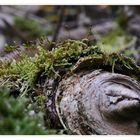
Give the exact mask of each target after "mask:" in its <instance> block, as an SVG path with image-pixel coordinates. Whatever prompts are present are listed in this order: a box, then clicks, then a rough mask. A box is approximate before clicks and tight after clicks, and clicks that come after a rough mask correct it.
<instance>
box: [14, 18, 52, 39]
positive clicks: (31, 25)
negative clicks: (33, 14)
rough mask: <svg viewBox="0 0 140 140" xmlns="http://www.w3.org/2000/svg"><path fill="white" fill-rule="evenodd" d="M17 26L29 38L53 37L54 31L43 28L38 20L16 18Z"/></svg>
mask: <svg viewBox="0 0 140 140" xmlns="http://www.w3.org/2000/svg"><path fill="white" fill-rule="evenodd" d="M14 22H15V26H16V27H17V28H18V29H19V30H20V31H22V32H23V33H24V34H26V35H27V37H29V38H37V37H41V36H46V35H51V34H52V33H53V29H50V28H49V29H45V28H43V27H42V26H41V25H40V24H39V23H38V22H37V21H36V20H33V19H29V18H26V17H15V20H14Z"/></svg>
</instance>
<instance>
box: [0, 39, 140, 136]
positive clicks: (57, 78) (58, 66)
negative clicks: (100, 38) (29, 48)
mask: <svg viewBox="0 0 140 140" xmlns="http://www.w3.org/2000/svg"><path fill="white" fill-rule="evenodd" d="M58 46H59V47H58V48H56V49H54V50H52V51H48V52H45V51H43V52H41V54H40V53H39V55H36V56H35V57H33V58H27V57H26V58H25V60H24V61H22V62H17V64H16V62H14V63H12V65H10V66H9V64H8V66H7V65H6V66H3V67H2V68H5V71H3V70H2V69H1V75H2V76H1V78H3V77H4V76H3V75H5V76H7V75H9V73H10V76H11V75H14V76H15V75H18V77H20V78H19V79H22V81H21V80H17V82H19V81H20V82H21V83H20V86H21V89H22V91H24V93H23V94H22V96H23V95H25V91H27V89H28V88H29V89H30V90H29V93H30V94H31V92H32V90H34V92H32V93H35V91H39V90H40V89H41V90H40V93H43V94H44V95H45V96H46V97H47V99H46V101H45V107H46V114H47V115H46V118H45V120H46V124H47V127H48V128H62V127H64V128H65V129H66V130H67V132H68V134H100V135H103V134H110V135H112V134H140V123H139V122H140V67H139V66H137V65H136V64H135V62H134V61H133V60H131V59H130V58H128V57H125V56H123V55H119V54H116V53H111V54H106V53H104V52H102V51H101V50H100V49H99V48H98V47H97V46H92V45H90V44H89V42H88V41H87V40H83V41H73V40H68V41H65V42H63V43H61V44H58ZM7 67H8V70H7V69H6V68H7ZM8 78H9V77H8ZM41 78H42V79H41ZM6 82H7V81H6ZM39 82H40V85H39ZM22 83H26V85H28V87H26V85H24V84H23V85H22ZM10 84H11V83H10ZM3 85H4V84H3ZM13 85H14V84H13V83H12V86H13ZM14 86H15V85H14ZM12 88H13V87H12ZM24 88H25V89H26V90H23V89H24ZM21 89H20V91H21ZM40 93H39V94H40Z"/></svg>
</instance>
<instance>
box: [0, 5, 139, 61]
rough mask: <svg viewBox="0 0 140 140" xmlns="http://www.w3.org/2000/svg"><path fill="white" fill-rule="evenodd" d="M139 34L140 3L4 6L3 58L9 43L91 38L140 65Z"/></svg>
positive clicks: (0, 22) (0, 24) (0, 12)
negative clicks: (124, 54) (129, 57)
mask: <svg viewBox="0 0 140 140" xmlns="http://www.w3.org/2000/svg"><path fill="white" fill-rule="evenodd" d="M139 37H140V6H110V5H106V6H103V5H102V6H101V5H100V6H82V5H81V6H49V5H42V6H31V5H28V6H27V5H19V6H18V5H16V6H2V5H1V6H0V57H3V56H4V55H5V51H4V50H5V48H6V47H7V45H20V44H23V43H27V44H31V43H32V42H37V41H38V39H40V38H45V39H44V40H47V41H48V40H49V41H61V40H65V39H82V38H88V39H90V40H91V41H92V42H93V43H95V42H100V43H103V44H105V47H104V49H105V50H107V48H109V47H113V49H114V50H116V51H118V50H120V49H121V50H125V53H126V54H127V55H128V54H129V55H130V56H132V57H133V58H134V59H135V60H136V61H137V63H138V64H140V63H139V59H140V55H139V54H140V39H139ZM46 47H47V43H46ZM130 50H131V51H130ZM8 52H9V50H7V52H6V53H8Z"/></svg>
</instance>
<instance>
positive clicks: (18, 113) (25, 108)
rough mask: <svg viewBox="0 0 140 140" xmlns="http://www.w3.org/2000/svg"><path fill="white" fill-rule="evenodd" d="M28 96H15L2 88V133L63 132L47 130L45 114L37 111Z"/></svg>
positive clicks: (35, 133)
mask: <svg viewBox="0 0 140 140" xmlns="http://www.w3.org/2000/svg"><path fill="white" fill-rule="evenodd" d="M32 106H33V105H31V104H30V103H29V100H27V98H25V97H24V98H14V97H13V96H10V95H9V90H8V89H6V88H2V87H1V88H0V135H45V134H49V135H51V134H62V132H61V131H57V130H46V129H45V127H44V126H43V125H44V124H43V114H42V113H41V112H38V113H36V112H35V111H34V110H33V108H32Z"/></svg>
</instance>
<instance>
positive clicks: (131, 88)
mask: <svg viewBox="0 0 140 140" xmlns="http://www.w3.org/2000/svg"><path fill="white" fill-rule="evenodd" d="M55 103H56V110H57V113H58V116H59V119H60V121H61V123H62V124H63V126H64V128H65V129H67V130H68V132H69V133H70V134H110V135H112V134H140V125H139V122H140V85H139V83H138V82H137V81H136V80H134V79H133V78H131V77H129V76H125V75H122V74H117V73H110V72H106V71H102V70H91V71H81V72H80V73H76V74H74V75H72V76H70V77H65V78H64V79H63V80H62V81H61V82H60V84H59V87H58V90H57V93H56V98H55Z"/></svg>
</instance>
